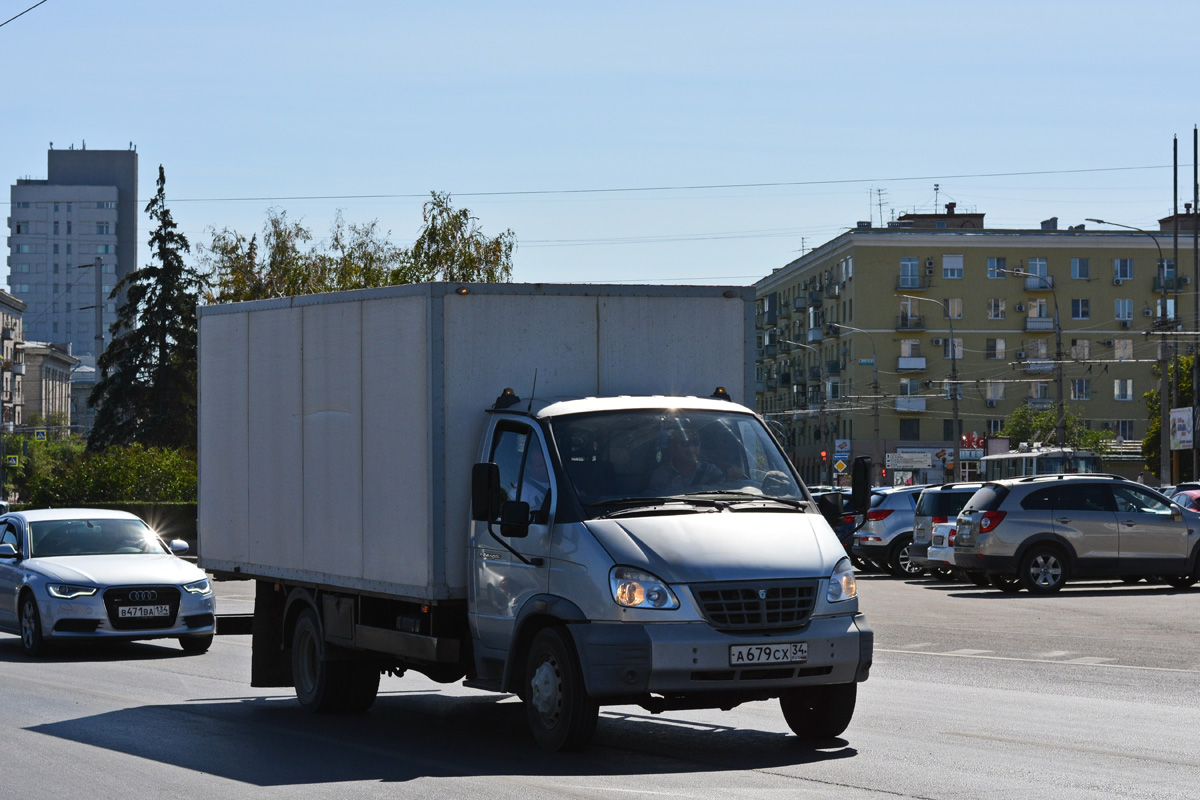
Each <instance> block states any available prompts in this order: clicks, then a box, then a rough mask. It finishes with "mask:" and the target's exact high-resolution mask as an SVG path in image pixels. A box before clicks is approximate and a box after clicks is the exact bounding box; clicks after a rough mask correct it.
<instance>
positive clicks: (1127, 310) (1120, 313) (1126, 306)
mask: <svg viewBox="0 0 1200 800" xmlns="http://www.w3.org/2000/svg"><path fill="white" fill-rule="evenodd" d="M1113 315H1114V316H1115V317H1116V318H1117V319H1119V320H1121V319H1133V299H1132V298H1125V299H1123V300H1115V301H1113Z"/></svg>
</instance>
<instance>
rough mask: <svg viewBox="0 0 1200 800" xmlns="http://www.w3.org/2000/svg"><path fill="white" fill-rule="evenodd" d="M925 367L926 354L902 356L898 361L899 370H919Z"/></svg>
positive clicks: (897, 368) (897, 369) (897, 367)
mask: <svg viewBox="0 0 1200 800" xmlns="http://www.w3.org/2000/svg"><path fill="white" fill-rule="evenodd" d="M923 369H925V356H900V358H899V360H898V361H897V362H896V371H897V372H917V371H920V370H923Z"/></svg>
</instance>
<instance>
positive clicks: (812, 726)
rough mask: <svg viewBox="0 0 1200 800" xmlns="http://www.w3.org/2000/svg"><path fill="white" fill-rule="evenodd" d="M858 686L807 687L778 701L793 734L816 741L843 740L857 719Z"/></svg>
mask: <svg viewBox="0 0 1200 800" xmlns="http://www.w3.org/2000/svg"><path fill="white" fill-rule="evenodd" d="M857 699H858V684H857V683H839V684H835V685H833V686H805V687H802V688H799V689H790V690H788V692H787V693H786V694H784V695H783V696H781V697H780V698H779V707H780V708H781V709H782V710H783V718H784V719H785V720H786V721H787V724H788V727H789V728H791V729H792V733H794V734H796V735H797V736H799V737H800V738H801V739H806V740H809V741H816V740H820V739H832V738H833V737H835V736H840V735H841V733H842V731H844V730H846V726H848V725H849V724H850V719H851V718H852V717H853V716H854V703H855V701H856V700H857Z"/></svg>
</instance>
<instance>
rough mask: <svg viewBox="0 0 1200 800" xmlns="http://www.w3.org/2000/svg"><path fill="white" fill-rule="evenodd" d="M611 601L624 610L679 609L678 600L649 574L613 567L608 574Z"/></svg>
mask: <svg viewBox="0 0 1200 800" xmlns="http://www.w3.org/2000/svg"><path fill="white" fill-rule="evenodd" d="M608 583H609V586H611V587H612V596H613V600H615V601H616V602H617V605H619V606H624V607H626V608H663V609H672V608H679V600H678V599H676V597H675V593H674V592H672V591H671V589H670V587H668V586H667V585H666V584H665V583H663V582H662V581H660V580H659V579H658V578H656V577H655V576H653V575H651V574H650V573H649V572H642V571H641V570H636V569H632V568H630V567H613V568H612V572H610V573H608Z"/></svg>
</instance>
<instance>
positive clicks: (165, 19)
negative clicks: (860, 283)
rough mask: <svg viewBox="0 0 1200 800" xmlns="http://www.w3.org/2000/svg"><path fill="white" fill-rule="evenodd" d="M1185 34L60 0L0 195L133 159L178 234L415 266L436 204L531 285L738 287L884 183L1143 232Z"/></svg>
mask: <svg viewBox="0 0 1200 800" xmlns="http://www.w3.org/2000/svg"><path fill="white" fill-rule="evenodd" d="M35 2H36V0H0V22H3V20H6V19H8V18H10V17H12V16H13V15H16V14H19V13H20V12H21V11H24V10H25V9H26V8H28V7H29V6H31V5H33V4H34V3H35ZM1198 29H1200V5H1193V4H1191V3H1165V2H1142V3H1137V4H1132V3H1115V2H1089V3H1083V2H1070V3H1045V2H1024V1H1023V0H1018V1H1017V2H1005V3H962V2H955V3H932V2H930V3H923V2H908V3H896V2H856V3H838V4H834V3H809V2H739V3H730V2H727V3H706V2H686V3H685V2H679V3H666V2H663V3H655V2H645V0H643V2H636V3H629V2H619V1H617V2H608V3H587V4H584V3H562V2H545V3H530V2H514V1H513V0H509V2H504V3H471V2H440V3H416V2H365V1H364V2H355V1H354V0H346V1H345V2H335V3H329V2H326V3H312V2H303V1H301V2H278V1H277V0H254V2H245V0H238V1H237V2H233V1H232V0H204V2H197V1H195V0H170V2H163V0H146V1H143V0H108V1H107V2H96V1H94V0H47V2H45V3H44V4H42V5H40V6H38V7H37V8H34V9H33V10H31V11H29V13H27V14H25V15H24V16H21V17H20V18H19V19H16V20H14V21H12V22H10V23H8V24H7V25H4V26H3V27H0V54H2V55H3V60H4V63H5V65H6V68H7V69H6V74H7V80H6V85H7V89H6V91H5V92H4V95H3V96H4V98H5V103H4V110H3V112H0V181H3V185H5V186H7V185H10V184H11V183H12V182H13V181H14V179H16V178H18V177H26V176H28V177H34V178H39V177H45V172H46V149H47V147H48V144H49V142H51V141H53V142H54V146H55V147H56V148H65V147H68V146H69V145H71V144H72V143H73V144H74V145H75V146H76V147H79V146H81V143H82V142H84V141H86V143H87V146H88V147H89V148H93V149H124V148H126V147H127V146H128V144H129V142H130V141H133V142H135V143H136V144H137V149H138V153H139V157H140V169H141V173H140V184H141V187H140V197H139V200H140V202H141V203H142V204H143V205H144V203H145V202H146V200H148V199H149V198H150V196H151V195H152V194H153V191H154V180H155V177H156V174H157V168H158V165H159V164H160V163H161V164H162V165H164V166H165V168H166V173H167V191H168V199H169V204H170V206H171V209H172V212H173V213H174V215H175V218H176V220H177V221H178V222H179V223H180V226H181V228H182V229H183V230H184V231H185V232H186V233H187V234H188V236H189V237H190V238H191V239H192V242H193V244H196V243H199V242H201V241H203V240H205V239H206V238H207V236H206V229H208V228H209V227H210V226H216V227H219V228H220V227H231V228H233V229H236V230H238V231H240V232H242V233H245V234H246V235H249V234H251V233H254V232H257V231H259V230H260V229H261V227H262V224H263V221H264V219H265V217H266V211H267V209H268V208H270V207H277V208H281V209H284V210H286V211H287V212H288V214H289V216H291V217H299V218H302V219H303V221H304V222H305V224H307V225H308V226H310V227H311V228H312V229H313V230H314V232H315V233H316V234H317V236H318V237H321V236H324V235H325V234H326V232H327V231H328V228H329V225H330V223H331V221H332V220H333V216H334V213H335V212H336V210H337V209H338V208H341V209H343V212H344V215H345V217H346V219H347V220H348V221H351V222H367V221H370V220H373V219H377V220H379V222H380V225H381V226H382V227H383V228H384V229H385V230H390V231H391V232H392V238H393V240H394V241H396V242H398V243H405V244H407V243H409V242H411V240H412V239H413V238H414V237H415V236H416V234H417V232H418V231H419V229H420V225H421V218H420V207H421V203H422V202H423V200H424V199H425V198H426V197H428V193H429V192H430V191H431V190H439V191H448V192H450V193H451V194H452V195H453V198H454V202H455V204H456V205H460V206H466V207H468V208H470V209H471V211H472V212H473V213H474V214H475V215H476V216H477V217H479V219H480V222H481V224H482V226H483V228H484V231H485V232H487V233H491V234H495V233H499V232H500V231H502V230H503V229H505V228H511V229H512V230H513V231H514V232H515V234H516V236H517V241H518V249H517V251H516V253H515V256H514V265H515V269H514V278H515V279H516V280H518V281H569V282H574V281H587V282H671V283H686V282H694V283H750V282H753V281H754V280H756V279H758V278H759V277H761V276H763V275H765V274H767V273H769V272H770V271H771V270H772V269H775V268H777V267H780V266H783V265H784V264H786V263H787V262H788V261H790V260H792V259H793V258H795V257H797V256H798V255H799V254H800V253H801V251H802V249H805V250H806V249H811V248H812V247H813V246H815V245H817V244H820V243H821V242H824V241H827V240H828V239H830V238H832V237H833V236H836V235H837V234H838V233H839V232H841V231H842V230H845V229H846V228H848V227H850V226H852V225H854V223H855V222H856V221H857V220H864V219H870V218H874V219H875V221H876V224H878V221H879V216H880V209H879V205H878V203H879V197H880V195H879V192H878V191H877V190H882V199H883V201H884V208H883V216H884V218H890V217H891V216H893V215H894V214H898V213H902V212H904V211H909V210H924V211H930V210H933V208H934V204H935V195H934V184H935V183H937V184H939V185H940V190H939V193H938V195H937V204H938V205H939V206H940V205H941V204H944V203H945V202H947V201H951V200H953V201H955V202H957V203H958V207H959V208H960V209H961V210H977V211H981V212H986V214H987V221H988V223H989V225H993V226H1005V227H1037V226H1038V223H1039V222H1040V221H1041V220H1043V219H1046V218H1048V217H1051V216H1057V217H1058V218H1059V221H1060V226H1062V227H1066V226H1067V225H1073V224H1078V223H1080V222H1083V220H1084V218H1085V217H1103V218H1105V219H1113V220H1116V221H1119V222H1125V223H1127V224H1130V225H1136V226H1140V227H1153V226H1154V225H1155V224H1156V223H1155V220H1156V219H1157V218H1159V217H1160V216H1165V215H1166V214H1168V213H1169V212H1170V209H1171V204H1172V185H1171V184H1172V176H1171V171H1170V164H1171V140H1172V136H1175V135H1178V136H1179V142H1180V162H1181V164H1184V165H1186V166H1184V167H1183V168H1181V190H1180V191H1181V194H1182V195H1184V196H1183V197H1182V198H1181V200H1180V203H1181V208H1182V202H1183V200H1190V199H1191V195H1192V191H1191V186H1192V179H1191V176H1192V168H1191V161H1192V130H1193V127H1194V125H1195V124H1196V123H1197V122H1200V106H1198V105H1197V103H1196V100H1197V95H1198V91H1197V82H1196V78H1195V77H1194V74H1193V76H1192V77H1190V78H1189V77H1188V73H1189V72H1192V73H1194V71H1195V61H1196V56H1195V54H1194V50H1195V44H1196V43H1195V32H1196V31H1197V30H1198ZM1020 173H1026V174H1020ZM769 184H775V185H769ZM661 187H666V188H661ZM582 190H623V191H582ZM363 195H389V197H386V198H377V199H366V198H362V197H354V196H363ZM313 196H322V197H327V196H342V197H343V199H330V200H312V199H304V200H301V199H294V198H299V197H313ZM246 198H253V199H246ZM263 198H268V199H263ZM0 200H2V203H3V205H2V206H0V210H2V211H4V212H5V213H7V203H8V192H7V191H5V192H4V193H3V197H2V198H0ZM140 225H141V228H142V233H143V238H144V234H145V233H147V232H148V227H149V226H148V223H147V222H146V220H145V217H144V216H143V218H142V221H141V223H140ZM142 247H143V251H144V250H145V244H144V242H143V243H142ZM145 260H146V257H145V255H143V256H142V257H141V258H140V259H139V263H144V262H145Z"/></svg>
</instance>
